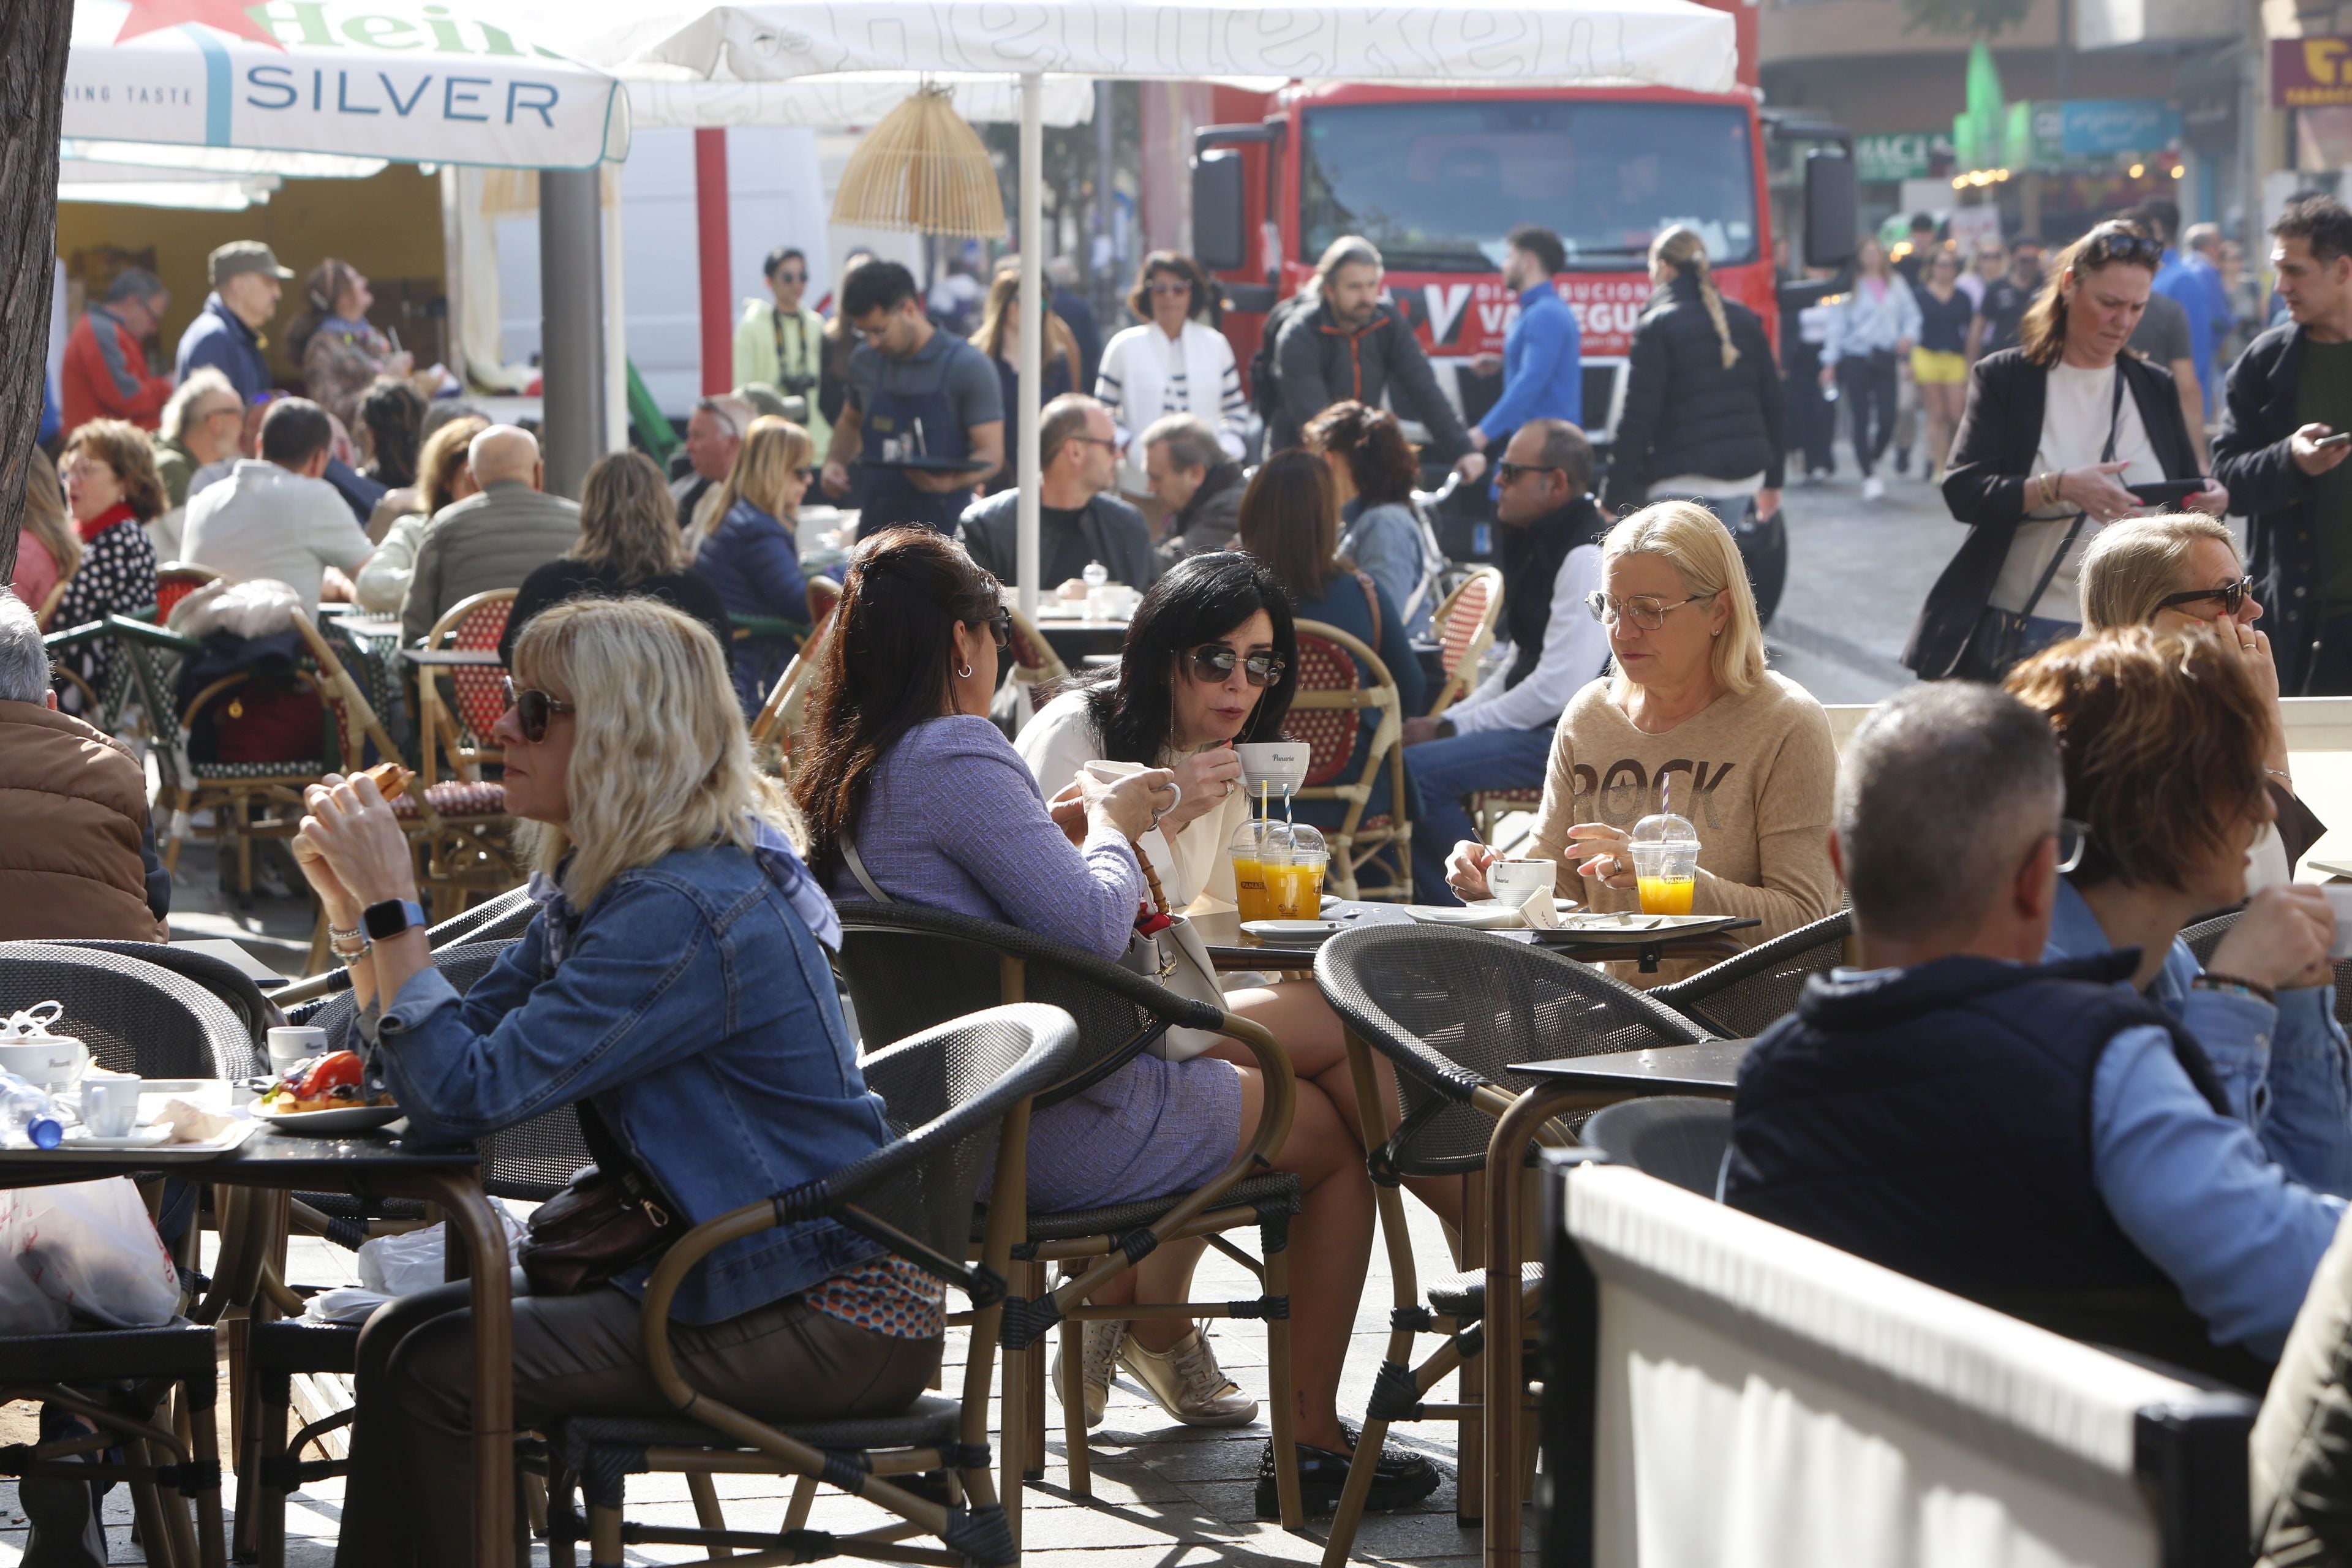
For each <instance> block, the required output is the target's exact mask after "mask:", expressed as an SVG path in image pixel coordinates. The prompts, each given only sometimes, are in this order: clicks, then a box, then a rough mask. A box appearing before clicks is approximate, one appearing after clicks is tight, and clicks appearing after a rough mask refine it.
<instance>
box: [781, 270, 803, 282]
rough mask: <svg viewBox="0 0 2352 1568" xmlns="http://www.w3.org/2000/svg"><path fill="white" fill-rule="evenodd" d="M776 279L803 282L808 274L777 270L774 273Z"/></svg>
mask: <svg viewBox="0 0 2352 1568" xmlns="http://www.w3.org/2000/svg"><path fill="white" fill-rule="evenodd" d="M776 281H777V282H779V283H805V282H807V281H808V274H807V273H805V272H779V273H777V274H776Z"/></svg>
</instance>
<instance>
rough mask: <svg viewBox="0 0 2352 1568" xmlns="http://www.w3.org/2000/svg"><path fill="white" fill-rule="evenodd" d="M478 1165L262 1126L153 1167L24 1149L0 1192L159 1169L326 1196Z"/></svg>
mask: <svg viewBox="0 0 2352 1568" xmlns="http://www.w3.org/2000/svg"><path fill="white" fill-rule="evenodd" d="M480 1163H481V1156H480V1155H479V1154H478V1153H477V1152H475V1151H474V1150H472V1149H470V1148H465V1147H460V1148H456V1149H433V1150H420V1149H415V1148H411V1147H409V1146H408V1145H407V1144H405V1143H404V1142H401V1141H400V1140H398V1139H395V1138H384V1137H376V1136H362V1137H356V1138H303V1137H298V1136H296V1135H295V1134H293V1133H290V1132H279V1131H275V1130H273V1129H271V1128H268V1127H262V1128H257V1129H256V1130H255V1131H254V1132H253V1134H252V1135H251V1136H250V1137H248V1138H247V1139H246V1141H245V1142H243V1143H241V1144H239V1145H237V1147H236V1148H234V1149H231V1150H229V1151H227V1152H225V1153H223V1154H221V1155H219V1156H218V1157H217V1158H215V1159H211V1160H191V1161H183V1162H174V1163H172V1164H170V1165H168V1166H159V1165H158V1164H157V1163H155V1162H154V1160H153V1159H152V1158H151V1157H149V1154H148V1152H147V1151H145V1150H141V1149H125V1150H122V1151H121V1152H119V1154H118V1155H117V1156H116V1157H114V1158H104V1157H100V1156H99V1155H97V1154H95V1153H90V1154H85V1155H82V1156H80V1157H79V1158H77V1159H75V1160H73V1161H71V1162H69V1163H68V1162H61V1161H50V1160H44V1159H43V1158H42V1157H41V1156H40V1155H39V1154H37V1153H36V1152H32V1151H29V1150H22V1149H9V1150H0V1187H7V1186H31V1185H37V1184H45V1183H49V1182H94V1181H96V1180H98V1179H99V1178H100V1177H101V1176H128V1175H133V1174H137V1173H142V1172H146V1171H156V1170H163V1171H168V1172H169V1173H171V1174H173V1175H175V1176H182V1177H194V1178H196V1179H198V1180H202V1181H210V1182H227V1183H230V1184H240V1185H242V1184H251V1185H254V1186H285V1185H296V1184H301V1183H309V1184H314V1185H318V1186H321V1187H326V1188H330V1189H331V1188H332V1187H333V1186H334V1184H336V1182H338V1181H344V1180H350V1179H352V1178H355V1177H366V1176H369V1175H398V1174H403V1173H411V1172H419V1171H470V1170H472V1169H474V1168H475V1167H476V1166H478V1165H479V1164H480Z"/></svg>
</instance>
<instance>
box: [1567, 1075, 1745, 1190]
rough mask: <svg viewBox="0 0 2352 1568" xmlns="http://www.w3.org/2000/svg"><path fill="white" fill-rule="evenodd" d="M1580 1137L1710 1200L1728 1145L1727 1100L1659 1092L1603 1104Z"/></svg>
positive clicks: (1613, 1156)
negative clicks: (1647, 1097)
mask: <svg viewBox="0 0 2352 1568" xmlns="http://www.w3.org/2000/svg"><path fill="white" fill-rule="evenodd" d="M1583 1141H1584V1142H1586V1143H1589V1144H1591V1146H1592V1147H1593V1148H1595V1149H1598V1150H1600V1151H1601V1152H1602V1153H1604V1154H1606V1155H1608V1156H1609V1158H1610V1159H1611V1160H1612V1162H1614V1163H1617V1164H1620V1165H1631V1166H1633V1169H1635V1170H1637V1171H1640V1172H1642V1173H1644V1174H1645V1175H1652V1176H1655V1177H1657V1178H1658V1180H1660V1181H1662V1182H1672V1183H1673V1184H1675V1185H1676V1186H1678V1187H1680V1188H1682V1189H1683V1190H1684V1191H1685V1192H1692V1193H1696V1194H1698V1195H1699V1196H1701V1197H1703V1198H1712V1197H1714V1196H1715V1195H1716V1189H1717V1185H1718V1184H1720V1183H1721V1180H1722V1176H1723V1155H1724V1151H1726V1150H1727V1149H1729V1148H1730V1147H1731V1101H1729V1100H1706V1099H1702V1098H1700V1097H1699V1096H1697V1095H1693V1094H1661V1095H1655V1096H1653V1097H1651V1098H1650V1099H1647V1100H1625V1101H1623V1102H1622V1103H1621V1104H1617V1105H1610V1106H1603V1107H1602V1108H1601V1110H1596V1111H1594V1112H1593V1113H1592V1120H1591V1121H1588V1122H1586V1123H1585V1124H1584V1134H1583Z"/></svg>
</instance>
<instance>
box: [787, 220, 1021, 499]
mask: <svg viewBox="0 0 2352 1568" xmlns="http://www.w3.org/2000/svg"><path fill="white" fill-rule="evenodd" d="M841 310H842V314H843V315H845V316H846V317H848V318H849V321H850V324H851V325H853V326H855V327H856V329H857V335H858V336H859V337H861V338H863V339H865V340H866V341H865V342H862V343H861V344H859V345H858V347H857V349H856V352H855V353H852V354H851V355H850V356H849V368H848V372H847V374H846V377H845V379H846V381H847V382H848V395H847V398H846V399H845V402H844V403H843V405H842V409H841V417H840V419H839V420H838V421H836V422H835V425H834V428H833V445H832V447H831V449H830V450H829V451H828V452H827V454H826V461H825V465H824V488H825V489H826V490H827V492H829V493H830V494H832V495H834V496H835V497H845V496H846V495H848V494H849V492H850V488H851V483H852V481H851V478H850V468H851V465H852V464H857V465H858V477H857V480H856V488H857V492H858V495H857V505H858V508H859V517H858V523H857V527H858V532H859V533H860V534H861V535H871V534H872V533H873V532H874V531H876V530H877V529H882V528H887V527H890V526H892V525H893V524H897V523H918V524H920V525H921V526H923V527H925V528H929V529H932V530H935V531H938V532H940V533H944V534H948V535H950V537H952V536H953V535H954V533H955V531H956V522H957V521H958V520H959V519H960V518H961V517H962V515H963V510H964V508H966V507H967V506H969V505H971V491H972V487H973V486H975V485H977V484H978V483H980V481H981V480H982V479H986V478H988V476H990V475H991V474H992V473H994V472H996V470H997V469H998V468H1001V467H1003V463H1004V396H1003V392H1002V390H1001V389H1000V388H999V387H998V384H997V380H996V367H995V366H994V365H992V364H990V363H988V356H987V355H985V354H983V353H981V352H980V351H979V350H978V349H976V348H974V347H972V346H971V344H970V343H968V342H964V341H963V340H962V339H961V338H957V337H951V336H950V335H949V334H948V333H946V332H943V331H940V330H939V329H938V328H937V327H935V326H933V325H932V324H931V321H930V319H929V317H927V316H926V315H924V314H923V305H922V298H921V296H920V294H919V292H918V291H917V290H916V288H915V279H914V277H913V275H912V274H910V273H909V272H908V270H907V269H906V268H904V267H901V266H899V265H898V263H897V262H895V261H869V262H867V263H866V265H865V266H863V267H861V268H858V269H857V270H856V271H855V272H853V273H851V274H850V275H849V281H848V282H847V283H846V284H845V286H844V287H843V289H842V302H841ZM861 458H863V459H864V461H863V462H860V459H861Z"/></svg>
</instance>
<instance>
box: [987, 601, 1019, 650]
mask: <svg viewBox="0 0 2352 1568" xmlns="http://www.w3.org/2000/svg"><path fill="white" fill-rule="evenodd" d="M987 626H988V635H989V636H991V637H994V638H995V639H996V651H997V652H999V653H1011V652H1012V651H1013V611H1012V610H1011V609H1010V608H1009V607H1007V606H1005V605H999V606H997V611H996V614H994V615H992V616H989V617H988V621H987Z"/></svg>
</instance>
